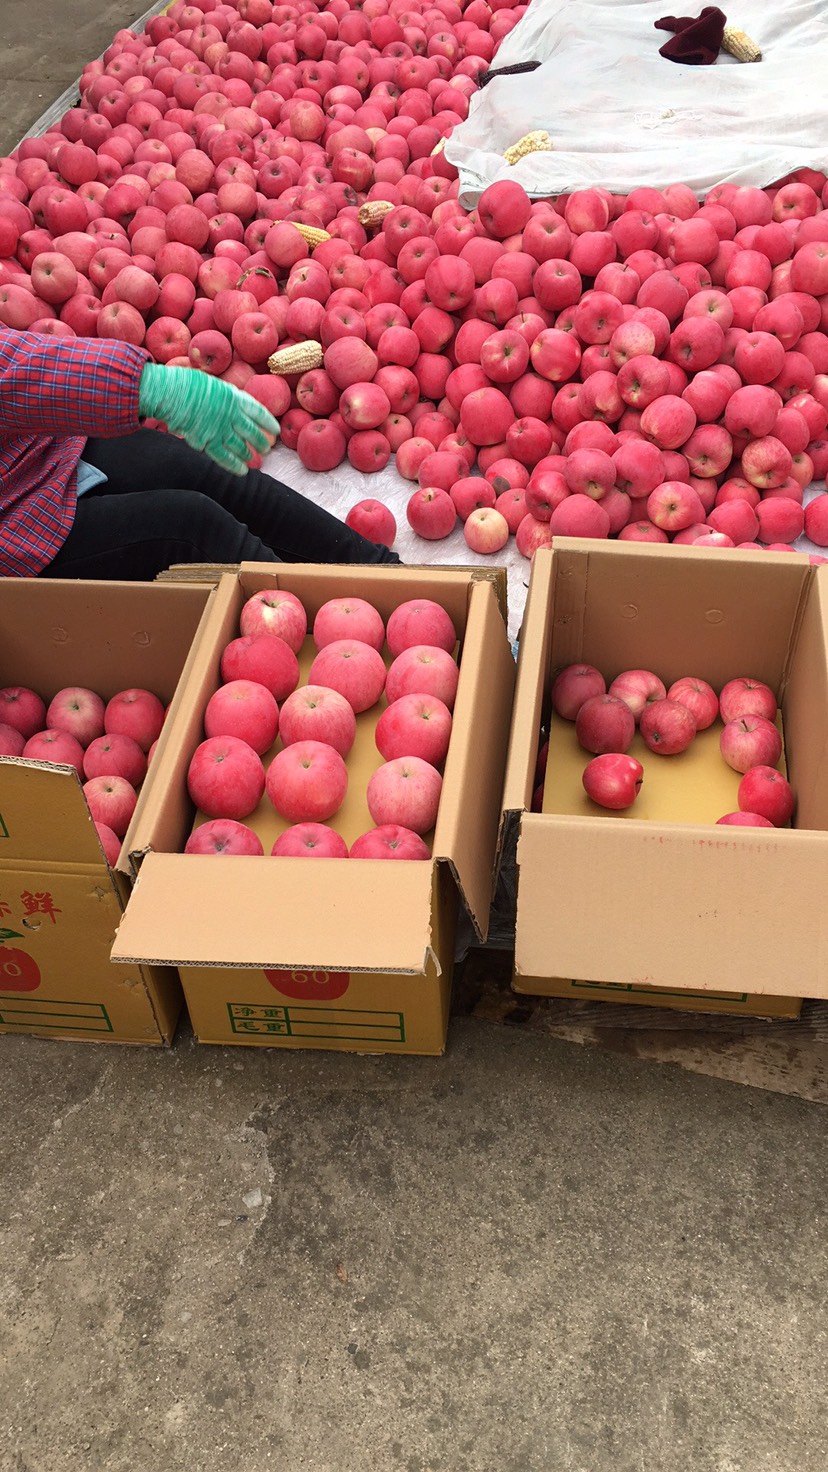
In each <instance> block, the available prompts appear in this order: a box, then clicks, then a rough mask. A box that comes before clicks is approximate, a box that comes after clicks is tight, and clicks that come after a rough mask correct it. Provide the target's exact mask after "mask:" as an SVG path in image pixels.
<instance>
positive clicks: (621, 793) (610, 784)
mask: <svg viewBox="0 0 828 1472" xmlns="http://www.w3.org/2000/svg"><path fill="white" fill-rule="evenodd" d="M643 780H644V768H643V767H642V765H641V763H640V762H637V761H636V760H635V757H632V756H625V755H624V754H623V753H622V752H617V751H613V752H604V753H602V754H601V755H600V756H596V757H593V759H592V761H591V762H588V763H587V765H586V766H585V768H584V773H583V778H582V781H583V784H584V791H585V792H586V794H587V797H589V798H591V800H592V801H593V802H597V803H598V804H599V806H600V807H602V808H611V809H613V810H614V811H616V812H619V811H621V810H622V809H623V808H629V807H632V804H633V803H634V802H635V799H636V798H637V796H638V794H639V792H640V791H641V784H642V782H643Z"/></svg>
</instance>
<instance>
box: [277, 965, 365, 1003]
mask: <svg viewBox="0 0 828 1472" xmlns="http://www.w3.org/2000/svg"><path fill="white" fill-rule="evenodd" d="M265 976H266V977H267V979H268V981H269V982H270V985H271V986H272V987H274V988H275V990H276V991H277V992H281V993H282V996H283V997H295V998H298V999H299V1000H301V1001H305V1002H333V1001H335V1000H336V998H337V997H342V996H344V995H345V993H346V991H347V990H348V986H349V984H350V981H351V973H350V971H267V970H266V971H265Z"/></svg>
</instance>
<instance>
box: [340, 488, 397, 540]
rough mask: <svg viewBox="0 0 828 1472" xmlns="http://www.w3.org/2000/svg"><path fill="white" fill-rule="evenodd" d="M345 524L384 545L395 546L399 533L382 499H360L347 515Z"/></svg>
mask: <svg viewBox="0 0 828 1472" xmlns="http://www.w3.org/2000/svg"><path fill="white" fill-rule="evenodd" d="M345 525H346V526H349V527H350V528H351V530H352V531H355V532H359V534H360V536H361V537H367V539H368V541H369V542H378V543H380V545H381V546H383V547H393V545H394V539H395V537H396V535H397V523H396V521H395V520H394V516H393V514H392V512H391V511H389V509H388V507H387V506H385V505H383V503H382V501H372V500H366V501H358V502H357V504H356V505H355V506H352V507H351V509H350V511H349V512H348V515H347V516H346V517H345Z"/></svg>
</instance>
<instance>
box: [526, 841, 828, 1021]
mask: <svg viewBox="0 0 828 1472" xmlns="http://www.w3.org/2000/svg"><path fill="white" fill-rule="evenodd" d="M518 863H519V866H520V878H519V883H518V909H517V939H516V956H515V963H516V970H517V972H518V973H519V974H520V975H525V976H577V977H578V978H579V979H581V980H583V981H597V982H614V983H622V984H624V985H644V986H668V987H690V988H693V989H696V990H697V989H699V985H700V982H699V978H700V977H710V978H711V985H714V986H715V987H716V988H717V989H720V990H721V989H726V990H729V991H737V992H742V991H744V992H753V993H759V992H772V993H775V994H777V995H786V996H806V997H828V910H826V906H825V894H826V892H828V835H826V834H823V833H813V832H795V831H792V830H779V831H777V832H773V833H771V832H770V831H769V830H763V829H757V830H752V829H738V830H736V829H733V830H730V832H728V831H727V830H721V829H719V830H716V829H714V828H711V827H691V826H686V825H683V824H663V825H658V824H655V823H647V824H639V823H637V822H636V821H635V820H630V821H628V822H625V823H618V822H616V821H615V820H613V819H612V818H581V819H578V820H577V821H573V820H572V818H567V817H556V816H554V815H551V814H532V813H527V814H525V815H524V817H523V820H522V825H521V835H520V840H519V843H518ZM636 912H638V913H639V914H640V924H634V923H631V922H632V919H633V917H634V916H635V914H636ZM642 938H644V939H645V940H646V954H647V957H648V958H649V960H648V962H647V964H646V966H643V965H642V962H641V950H640V941H641V939H642ZM653 958H655V959H653ZM714 978H715V980H714Z"/></svg>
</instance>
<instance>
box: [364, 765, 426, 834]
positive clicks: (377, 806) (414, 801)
mask: <svg viewBox="0 0 828 1472" xmlns="http://www.w3.org/2000/svg"><path fill="white" fill-rule="evenodd" d="M442 785H443V779H442V777H441V776H440V773H439V772H438V771H437V769H436V767H433V766H432V765H431V764H430V762H426V761H423V760H422V758H421V757H416V756H404V757H396V758H394V759H393V760H392V761H389V762H385V763H384V765H383V766H381V767H378V768H377V770H376V771H375V772H374V774H373V776H372V777H371V778H370V780H369V782H368V790H367V794H366V798H367V802H368V811H369V813H370V814H371V817H372V818H373V820H374V822H375V823H376V824H377V825H378V826H382V825H384V824H386V823H398V824H400V825H401V826H402V827H404V828H410V829H411V830H412V831H413V832H414V833H427V832H428V831H429V829H431V828H433V827H434V824H435V822H436V820H437V810H438V808H439V805H440V792H441V789H442Z"/></svg>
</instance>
